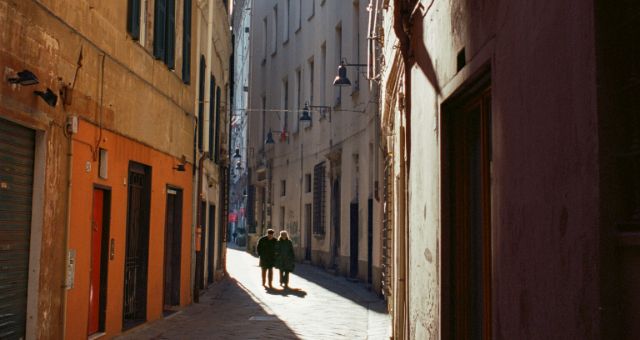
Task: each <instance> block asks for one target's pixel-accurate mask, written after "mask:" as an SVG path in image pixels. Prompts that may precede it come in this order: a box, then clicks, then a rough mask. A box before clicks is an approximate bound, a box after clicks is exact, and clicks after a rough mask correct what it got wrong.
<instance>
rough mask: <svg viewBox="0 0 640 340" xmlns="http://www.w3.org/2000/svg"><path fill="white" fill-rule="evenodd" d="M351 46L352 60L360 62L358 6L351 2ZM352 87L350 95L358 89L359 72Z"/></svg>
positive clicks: (356, 3)
mask: <svg viewBox="0 0 640 340" xmlns="http://www.w3.org/2000/svg"><path fill="white" fill-rule="evenodd" d="M352 24H353V29H352V32H353V46H354V49H355V56H354V60H356V61H355V62H356V63H359V62H360V4H359V3H358V2H357V1H354V2H353V22H352ZM353 80H354V81H353V86H351V93H354V92H357V91H358V90H359V89H360V86H359V85H360V71H359V69H358V72H356V76H355V77H354V79H353Z"/></svg>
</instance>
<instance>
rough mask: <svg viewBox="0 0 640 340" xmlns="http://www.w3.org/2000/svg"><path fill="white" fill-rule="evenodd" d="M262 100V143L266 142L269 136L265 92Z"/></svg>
mask: <svg viewBox="0 0 640 340" xmlns="http://www.w3.org/2000/svg"><path fill="white" fill-rule="evenodd" d="M260 99H261V102H262V141H261V142H262V143H264V142H265V141H266V140H267V136H266V133H267V132H266V127H267V121H266V120H267V96H266V95H265V94H263V95H262V96H261V97H260Z"/></svg>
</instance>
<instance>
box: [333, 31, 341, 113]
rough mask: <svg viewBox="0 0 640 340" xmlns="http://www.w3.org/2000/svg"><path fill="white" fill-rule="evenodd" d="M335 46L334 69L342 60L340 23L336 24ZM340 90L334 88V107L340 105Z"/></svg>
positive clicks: (338, 87)
mask: <svg viewBox="0 0 640 340" xmlns="http://www.w3.org/2000/svg"><path fill="white" fill-rule="evenodd" d="M335 44H336V46H335V51H336V55H335V60H334V65H336V67H337V66H338V65H340V60H342V23H340V24H338V26H336V42H335ZM340 89H342V87H341V86H334V91H335V92H334V93H335V97H336V101H335V105H336V106H337V105H340V103H341V102H342V91H340Z"/></svg>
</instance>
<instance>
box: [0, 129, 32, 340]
mask: <svg viewBox="0 0 640 340" xmlns="http://www.w3.org/2000/svg"><path fill="white" fill-rule="evenodd" d="M35 150H36V132H35V131H34V130H32V129H29V128H26V127H23V126H21V125H18V124H15V123H13V122H10V121H8V120H4V119H0V160H1V161H0V163H1V164H2V166H0V221H2V222H1V223H0V230H1V232H0V235H2V237H1V238H0V249H2V251H0V263H1V264H2V271H1V273H2V274H0V286H1V287H2V289H0V301H2V303H0V315H2V318H1V319H0V321H1V322H2V333H3V334H9V335H8V336H11V337H15V338H16V339H18V338H22V337H25V334H26V332H25V331H26V324H27V289H28V285H29V252H30V241H31V222H32V221H31V216H32V203H33V183H34V163H35V158H36V156H35V154H36V151H35Z"/></svg>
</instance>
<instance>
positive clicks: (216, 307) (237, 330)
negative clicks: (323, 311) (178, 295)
mask: <svg viewBox="0 0 640 340" xmlns="http://www.w3.org/2000/svg"><path fill="white" fill-rule="evenodd" d="M203 292H204V294H203V295H202V296H201V297H200V303H197V304H193V305H191V306H189V307H187V308H185V309H184V310H183V311H182V312H180V313H176V314H175V315H174V316H172V317H170V318H167V319H164V320H158V321H155V322H151V323H149V324H147V325H143V326H141V327H138V328H135V329H133V330H132V331H130V332H127V333H125V334H123V336H121V337H119V338H118V339H298V338H299V337H298V336H296V334H295V333H294V332H293V331H292V330H291V329H290V328H289V327H288V326H287V325H286V324H285V323H284V321H282V320H281V319H279V318H278V317H277V316H275V315H273V314H270V313H268V312H267V311H265V310H264V309H263V308H262V306H260V305H259V304H258V303H257V302H256V301H255V300H254V297H252V294H251V293H250V292H249V291H247V290H246V289H245V288H244V287H243V286H242V285H241V284H240V283H239V282H238V281H236V280H235V279H233V278H230V277H227V278H225V279H224V280H222V281H221V282H219V283H217V284H215V285H213V286H211V287H210V288H209V289H208V290H207V291H203ZM305 294H306V293H305ZM221 311H224V312H221Z"/></svg>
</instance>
